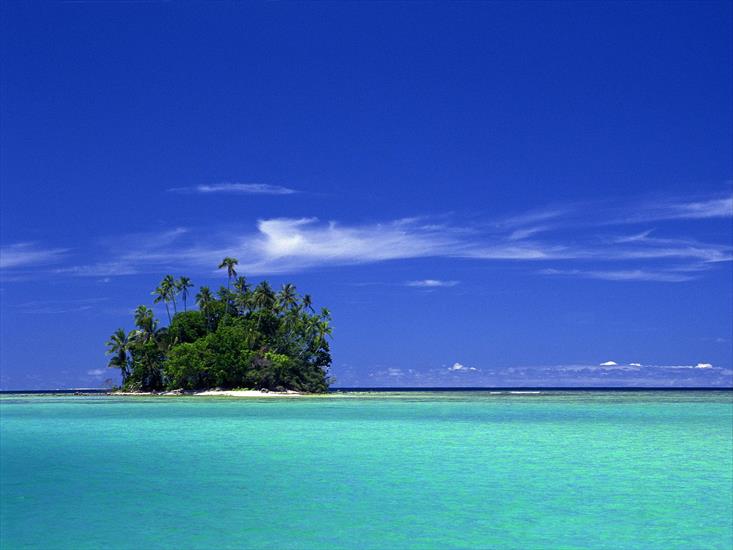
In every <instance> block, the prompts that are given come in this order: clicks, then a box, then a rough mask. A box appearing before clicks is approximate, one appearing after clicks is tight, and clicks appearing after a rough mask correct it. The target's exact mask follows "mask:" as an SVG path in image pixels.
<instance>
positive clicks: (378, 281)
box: [0, 2, 733, 389]
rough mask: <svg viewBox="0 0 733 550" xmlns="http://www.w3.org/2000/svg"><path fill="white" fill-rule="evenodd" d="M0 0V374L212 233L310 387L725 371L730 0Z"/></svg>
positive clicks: (688, 381) (212, 246) (84, 364)
mask: <svg viewBox="0 0 733 550" xmlns="http://www.w3.org/2000/svg"><path fill="white" fill-rule="evenodd" d="M2 12H3V13H2V18H1V19H2V23H1V24H2V28H1V32H0V34H1V35H2V38H1V40H2V98H1V99H2V113H1V114H2V120H1V122H2V126H1V128H0V139H1V143H0V145H1V146H2V158H1V160H0V163H1V164H0V176H1V179H2V196H1V197H0V198H1V200H2V211H1V213H2V219H1V222H0V223H1V225H0V229H1V235H0V237H1V238H0V241H1V244H2V247H3V248H2V266H3V267H2V270H1V271H0V273H2V290H1V292H0V299H1V300H2V323H1V331H2V332H1V334H0V338H1V339H0V342H1V346H0V367H1V378H0V388H3V389H12V388H55V387H78V386H99V385H102V383H103V382H104V380H105V379H106V378H109V377H111V376H113V372H112V371H110V370H107V369H105V365H106V361H107V358H106V357H105V355H104V341H105V340H106V337H107V336H108V335H109V334H110V333H111V332H112V331H113V330H114V329H115V328H117V327H118V326H123V327H126V328H131V315H130V312H131V310H132V309H133V308H134V307H135V306H136V305H137V304H140V303H149V302H150V290H151V289H152V288H154V287H155V285H156V283H157V282H158V280H159V279H160V278H161V277H162V276H163V275H164V274H165V273H168V272H170V273H173V274H174V275H179V274H188V275H189V276H191V277H192V278H193V279H194V282H195V283H198V284H209V285H217V284H220V283H223V282H224V281H225V277H224V276H223V274H221V273H217V272H216V269H215V267H216V264H217V261H218V260H219V259H220V258H221V257H222V256H224V255H226V254H231V255H235V256H236V257H238V258H239V260H240V268H241V269H240V271H241V272H242V273H243V274H245V275H248V276H249V277H250V278H251V279H253V280H254V281H257V280H259V279H261V278H263V277H267V278H268V279H270V280H271V282H272V283H273V284H276V285H279V284H281V283H282V282H284V281H291V280H292V281H293V282H295V283H296V284H297V286H298V288H299V289H301V290H302V291H305V292H309V293H311V294H312V295H313V296H314V298H315V300H316V302H317V304H318V305H326V306H328V307H329V308H330V309H331V310H332V312H333V316H334V328H335V330H334V341H333V357H334V367H333V373H334V374H335V376H336V378H337V380H338V383H337V385H341V386H354V385H362V386H368V385H401V386H406V385H433V386H438V385H451V386H456V385H501V384H509V385H522V384H530V385H573V384H578V385H584V384H591V385H593V384H601V385H613V384H632V385H638V384H653V385H694V384H703V385H731V384H732V383H733V354H732V352H731V333H732V330H733V329H732V320H733V311H732V309H733V305H732V304H733V277H732V276H731V262H730V260H731V253H732V251H731V245H732V244H733V228H732V226H731V215H732V206H731V179H732V178H733V168H732V166H733V153H732V152H733V138H732V131H731V128H732V127H733V113H732V105H733V69H732V68H733V59H732V55H731V52H733V38H732V35H731V32H732V31H731V29H732V28H733V25H732V23H733V16H732V14H731V3H730V2H720V3H717V2H699V3H692V2H676V3H667V2H665V3H651V2H645V3H608V4H602V3H598V2H593V3H579V2H572V3H550V2H543V3H539V2H535V3H526V4H523V3H503V4H491V3H451V4H448V3H414V2H411V3H405V4H399V3H370V4H362V3H326V2H320V3H288V2H278V3H261V4H257V3H241V4H240V3H236V4H235V3H201V4H194V3H145V2H139V3H135V2H123V3H117V4H112V3H101V2H100V3H97V2H69V3H48V2H44V3H20V2H18V3H15V2H13V3H11V2H4V3H3V4H2ZM609 361H613V362H615V363H617V365H601V364H602V363H605V362H609ZM632 363H634V365H631V364H632ZM637 364H638V365H637Z"/></svg>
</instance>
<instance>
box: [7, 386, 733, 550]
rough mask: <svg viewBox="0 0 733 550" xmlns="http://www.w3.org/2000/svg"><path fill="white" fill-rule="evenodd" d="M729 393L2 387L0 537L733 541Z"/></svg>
mask: <svg viewBox="0 0 733 550" xmlns="http://www.w3.org/2000/svg"><path fill="white" fill-rule="evenodd" d="M732 517H733V393H732V392H729V391H684V392H621V391H614V392H594V391H584V392H573V391H555V392H552V391H543V392H540V393H506V392H503V393H492V392H489V391H464V392H392V393H384V392H380V393H370V392H363V393H362V392H346V393H337V394H331V395H328V396H325V397H302V398H292V399H272V398H269V399H239V398H223V397H214V398H205V397H112V396H105V395H93V396H83V397H79V396H69V395H62V396H51V395H33V396H19V395H3V396H0V548H2V549H3V550H11V549H15V548H43V549H55V548H68V549H75V550H78V549H85V548H110V549H115V548H130V549H144V550H147V549H150V550H152V549H157V548H175V549H198V548H202V549H203V548H215V549H219V548H268V549H288V548H293V549H318V548H344V549H347V548H354V549H356V548H358V549H372V548H373V549H380V550H383V549H400V548H428V549H432V548H436V549H447V548H493V549H553V548H583V549H595V548H598V549H601V548H603V549H609V548H629V549H632V548H633V549H645V550H654V549H664V550H670V549H673V548H680V549H682V548H684V549H702V548H706V549H707V548H720V549H726V550H729V549H730V548H731V547H733V527H732V524H731V518H732Z"/></svg>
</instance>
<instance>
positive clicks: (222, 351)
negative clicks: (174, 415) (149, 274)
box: [107, 258, 331, 393]
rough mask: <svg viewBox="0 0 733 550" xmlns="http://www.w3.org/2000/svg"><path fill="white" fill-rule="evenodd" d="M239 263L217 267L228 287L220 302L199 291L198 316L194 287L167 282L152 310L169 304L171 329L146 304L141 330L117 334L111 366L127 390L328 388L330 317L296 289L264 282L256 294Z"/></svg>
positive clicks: (139, 315)
mask: <svg viewBox="0 0 733 550" xmlns="http://www.w3.org/2000/svg"><path fill="white" fill-rule="evenodd" d="M237 263H238V262H237V260H236V259H235V258H224V260H223V261H222V263H221V265H220V266H219V267H220V268H222V269H223V268H226V270H227V286H226V287H224V286H222V287H221V288H220V289H219V291H218V292H217V296H216V297H214V295H213V294H212V292H211V289H209V288H208V287H206V286H202V287H201V288H200V289H199V292H198V293H197V294H196V303H197V305H198V309H197V310H194V309H191V310H189V309H188V307H187V305H188V304H187V300H188V298H189V296H190V292H189V289H190V288H192V287H193V285H192V284H191V280H190V279H189V278H188V277H180V278H179V279H177V280H176V279H175V278H174V277H173V276H172V275H166V276H165V277H164V278H163V280H162V281H161V283H160V284H159V285H158V288H156V289H155V291H153V293H152V294H153V296H154V300H153V302H154V303H156V304H157V303H160V302H163V303H164V304H165V310H166V315H167V317H168V326H167V327H162V326H160V325H159V322H158V320H157V319H156V318H155V316H154V314H153V311H152V310H151V309H150V308H148V307H146V306H144V305H141V306H138V308H137V309H136V310H135V327H136V328H135V329H133V330H132V331H130V332H129V333H128V332H125V330H123V329H121V328H120V329H117V330H116V331H115V332H114V333H113V334H112V336H111V337H110V339H109V341H108V342H107V354H108V355H110V356H111V359H110V362H109V366H110V367H112V368H116V369H120V373H121V375H122V387H123V389H125V390H128V391H153V390H172V389H184V390H203V389H210V388H214V387H221V388H238V387H246V388H257V389H268V390H275V391H282V390H296V391H304V392H315V393H320V392H325V391H326V390H327V389H328V385H329V383H330V381H331V380H330V378H329V377H328V369H329V366H330V364H331V355H330V350H329V345H328V340H327V338H328V337H329V336H330V334H331V328H330V326H329V323H330V321H331V316H330V313H329V312H328V310H327V309H325V308H324V309H322V310H321V311H320V313H315V310H314V309H313V306H312V301H311V297H310V296H309V295H307V294H306V295H304V296H303V297H302V298H301V297H299V296H298V294H297V293H296V289H295V286H293V285H292V284H286V285H283V287H282V289H281V290H280V291H279V292H275V291H273V289H272V288H271V287H270V285H269V284H268V283H267V281H263V282H261V283H260V284H258V285H257V286H256V287H254V288H251V286H250V285H249V283H248V282H247V280H246V279H245V277H242V276H237V271H236V268H235V266H236V265H237ZM232 281H233V282H232ZM179 298H180V300H181V302H182V304H183V311H178V301H179ZM171 313H172V314H171Z"/></svg>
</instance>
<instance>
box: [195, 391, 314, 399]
mask: <svg viewBox="0 0 733 550" xmlns="http://www.w3.org/2000/svg"><path fill="white" fill-rule="evenodd" d="M193 395H203V396H213V397H215V396H221V397H302V396H303V395H304V394H302V393H298V392H296V391H290V390H289V391H285V392H274V391H268V392H263V391H260V390H207V391H202V392H196V393H194V394H193Z"/></svg>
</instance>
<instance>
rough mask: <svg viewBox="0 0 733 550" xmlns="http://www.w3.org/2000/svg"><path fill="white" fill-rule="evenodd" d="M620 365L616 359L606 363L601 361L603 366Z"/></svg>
mask: <svg viewBox="0 0 733 550" xmlns="http://www.w3.org/2000/svg"><path fill="white" fill-rule="evenodd" d="M616 365H618V363H617V362H616V361H606V362H605V363H601V365H600V366H601V367H615V366H616Z"/></svg>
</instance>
